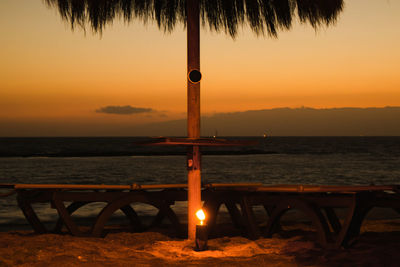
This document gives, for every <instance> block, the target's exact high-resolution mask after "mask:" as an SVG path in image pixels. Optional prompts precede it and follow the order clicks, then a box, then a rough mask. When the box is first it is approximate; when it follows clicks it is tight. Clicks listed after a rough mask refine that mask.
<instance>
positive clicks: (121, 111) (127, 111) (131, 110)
mask: <svg viewBox="0 0 400 267" xmlns="http://www.w3.org/2000/svg"><path fill="white" fill-rule="evenodd" d="M153 111H154V110H153V109H151V108H138V107H132V106H130V105H127V106H105V107H101V108H99V109H97V110H96V112H97V113H106V114H117V115H131V114H139V113H149V112H153Z"/></svg>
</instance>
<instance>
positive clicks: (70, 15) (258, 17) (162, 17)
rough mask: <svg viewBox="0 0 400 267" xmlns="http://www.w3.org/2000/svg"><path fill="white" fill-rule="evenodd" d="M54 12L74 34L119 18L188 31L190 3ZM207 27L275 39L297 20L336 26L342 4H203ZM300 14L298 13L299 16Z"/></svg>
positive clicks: (65, 5)
mask: <svg viewBox="0 0 400 267" xmlns="http://www.w3.org/2000/svg"><path fill="white" fill-rule="evenodd" d="M44 1H45V2H46V3H47V5H48V6H49V7H56V8H57V9H58V11H59V13H60V14H61V16H62V18H63V19H65V20H66V21H68V22H70V23H71V26H72V28H74V26H75V25H79V26H81V27H83V28H85V27H86V25H90V27H91V28H92V30H93V31H94V32H100V33H101V31H102V30H103V29H104V27H105V26H106V25H107V24H111V23H112V21H113V20H114V19H115V18H116V17H122V18H123V19H124V20H125V21H127V22H130V21H131V20H132V19H134V18H137V19H140V20H142V21H143V22H145V23H146V22H147V21H149V20H155V21H156V22H157V24H158V27H159V28H160V29H162V30H164V31H166V32H170V31H172V30H173V29H174V27H175V26H176V24H177V23H183V24H184V25H186V8H185V7H186V0H44ZM199 3H200V12H201V18H202V23H203V26H205V25H208V26H209V28H210V29H211V30H215V31H217V32H219V31H224V32H225V33H227V34H229V35H230V36H232V37H235V36H236V34H237V30H238V26H240V25H243V24H246V23H247V24H248V25H249V26H250V28H251V29H252V30H253V31H254V32H255V33H256V34H261V35H265V34H268V35H270V36H277V32H278V31H279V30H288V29H290V27H291V25H292V21H293V18H294V17H295V16H296V14H297V16H298V17H299V19H300V21H301V22H302V23H309V24H311V25H312V26H313V27H314V28H318V27H319V26H321V25H329V24H332V23H334V22H335V21H336V19H337V16H338V14H339V13H340V12H341V11H342V9H343V6H344V3H343V0H199ZM296 11H297V12H296Z"/></svg>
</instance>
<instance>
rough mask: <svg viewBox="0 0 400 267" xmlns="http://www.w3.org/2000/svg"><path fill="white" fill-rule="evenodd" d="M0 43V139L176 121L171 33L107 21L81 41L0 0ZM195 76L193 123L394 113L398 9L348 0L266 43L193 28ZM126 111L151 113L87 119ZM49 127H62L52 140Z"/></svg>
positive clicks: (26, 1)
mask: <svg viewBox="0 0 400 267" xmlns="http://www.w3.org/2000/svg"><path fill="white" fill-rule="evenodd" d="M0 38H1V42H0V59H1V64H0V136H31V135H43V136H47V135H61V136H62V135H102V134H103V132H102V131H101V129H102V128H101V127H100V126H99V125H102V126H103V127H113V126H115V125H125V124H126V125H128V124H129V125H141V124H143V123H150V122H157V121H167V120H174V119H182V118H185V116H186V115H185V113H186V32H185V29H184V28H183V26H181V25H179V26H178V27H177V28H176V29H175V30H174V31H173V32H172V33H163V32H162V31H160V30H158V29H157V26H156V25H155V24H152V23H148V24H147V25H143V23H142V22H140V21H136V22H132V23H130V24H129V25H127V24H125V23H124V22H123V21H115V22H114V24H113V25H109V26H108V27H107V28H106V29H105V30H104V32H103V34H102V35H101V36H100V35H99V34H92V32H91V30H90V29H87V31H86V34H85V32H84V31H83V30H81V29H79V28H77V29H75V31H72V30H71V28H70V25H69V24H67V23H66V22H64V21H62V19H61V18H60V16H59V15H58V13H57V11H56V10H55V9H49V8H48V7H47V6H46V5H45V4H44V2H43V1H41V0H18V1H15V0H1V1H0ZM201 70H202V73H203V80H202V83H201V94H202V96H201V101H202V105H201V108H202V114H203V115H212V114H215V113H221V112H236V111H245V110H258V109H271V108H276V107H292V108H294V107H301V106H306V107H314V108H332V107H385V106H400V1H397V0H347V1H345V8H344V11H343V12H342V13H341V14H340V16H339V20H338V22H337V23H336V25H334V26H332V27H329V28H326V27H323V28H321V29H319V30H318V31H315V30H314V29H313V28H312V27H311V26H309V25H301V24H295V25H294V26H293V28H292V30H291V31H287V32H280V33H279V35H278V38H277V39H274V38H269V37H268V36H266V37H261V36H258V37H257V36H256V35H254V34H253V33H252V32H251V31H250V30H248V29H247V28H246V27H244V28H243V29H242V30H241V32H240V34H239V35H238V36H237V38H236V39H235V40H232V38H231V37H229V36H227V35H225V34H224V33H215V32H210V31H209V30H208V29H207V28H205V29H204V28H203V29H202V32H201ZM126 105H130V106H132V107H136V108H150V109H152V111H151V112H143V113H138V114H130V115H118V114H105V113H100V112H96V110H98V109H100V108H102V107H106V106H126ZM60 122H62V123H65V125H68V127H66V128H62V129H61V128H60V130H59V131H58V132H57V131H54V128H56V127H59V125H60ZM36 127H40V129H41V130H40V132H39V133H38V132H37V131H35V128H36ZM104 134H108V132H107V133H105V132H104ZM114 134H115V135H127V134H131V133H124V132H115V133H114Z"/></svg>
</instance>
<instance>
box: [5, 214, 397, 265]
mask: <svg viewBox="0 0 400 267" xmlns="http://www.w3.org/2000/svg"><path fill="white" fill-rule="evenodd" d="M283 229H284V231H283V232H281V233H279V234H276V235H274V236H273V238H261V239H258V240H255V241H252V240H249V239H247V238H244V237H241V236H237V235H236V236H235V235H232V236H221V237H217V238H212V239H210V240H209V243H208V245H209V249H208V250H207V251H204V252H195V251H194V250H193V247H194V244H193V243H192V242H190V241H188V240H184V239H177V238H174V237H173V236H172V235H171V233H170V232H169V231H168V230H167V229H165V228H164V229H161V228H159V229H153V230H152V231H150V232H144V233H127V232H110V233H109V234H108V235H107V236H106V237H105V238H91V237H90V238H89V237H88V238H85V237H73V236H71V235H68V234H65V235H55V234H43V235H36V234H34V233H32V231H28V230H24V231H22V230H19V231H8V232H2V233H0V240H1V242H0V266H257V265H258V266H398V264H399V261H400V253H398V251H399V250H398V247H399V240H400V219H399V218H396V219H390V220H387V219H386V220H383V219H369V220H367V221H365V223H364V224H363V227H362V234H361V236H360V238H359V240H358V242H357V243H355V244H354V245H353V246H352V247H351V248H348V249H343V248H342V249H324V248H322V247H320V246H319V245H318V244H316V243H315V242H314V240H315V239H314V238H315V233H314V232H313V231H312V228H311V227H310V226H309V225H308V224H307V223H304V222H303V223H288V224H286V225H284V226H283ZM221 231H222V232H224V231H226V232H229V231H230V229H229V226H225V228H223V229H221Z"/></svg>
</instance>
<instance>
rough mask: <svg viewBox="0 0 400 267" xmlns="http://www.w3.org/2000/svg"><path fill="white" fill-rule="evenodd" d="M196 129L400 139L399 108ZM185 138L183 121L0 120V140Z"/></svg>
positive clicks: (266, 115) (210, 123) (229, 118)
mask: <svg viewBox="0 0 400 267" xmlns="http://www.w3.org/2000/svg"><path fill="white" fill-rule="evenodd" d="M110 116H122V115H110ZM125 116H126V115H125ZM201 127H202V135H203V136H213V135H215V134H216V132H217V134H218V135H219V136H262V135H263V134H267V135H268V136H362V135H365V136H400V107H384V108H329V109H316V108H307V107H304V108H274V109H264V110H249V111H243V112H232V113H216V114H214V115H211V116H204V117H202V119H201ZM185 135H186V119H181V120H170V121H163V122H157V123H148V124H130V123H129V122H124V123H119V124H116V123H114V124H111V123H109V122H105V123H101V122H99V121H96V122H91V121H88V122H82V121H80V122H65V121H62V120H54V121H47V122H43V121H29V122H28V121H26V122H21V121H11V120H8V121H7V120H1V119H0V136H3V137H5V136H185Z"/></svg>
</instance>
